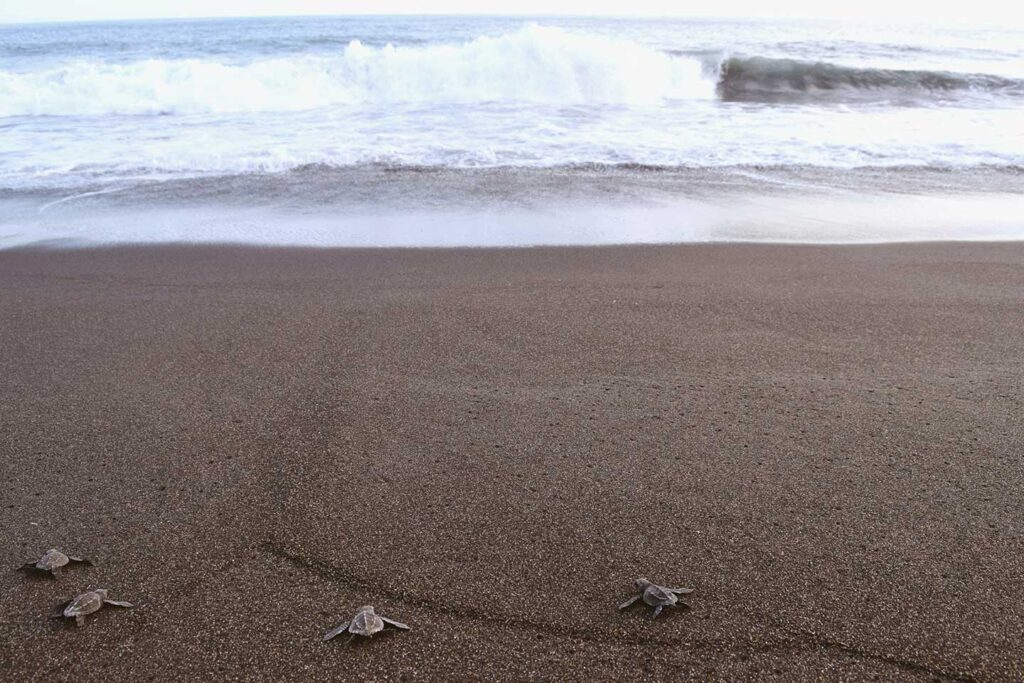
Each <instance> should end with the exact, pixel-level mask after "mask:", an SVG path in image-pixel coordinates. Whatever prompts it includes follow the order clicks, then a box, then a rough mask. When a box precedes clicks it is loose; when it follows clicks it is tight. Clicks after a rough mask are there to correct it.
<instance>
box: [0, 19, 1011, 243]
mask: <svg viewBox="0 0 1024 683" xmlns="http://www.w3.org/2000/svg"><path fill="white" fill-rule="evenodd" d="M1022 108H1024V36H1022V35H1021V33H1020V32H1014V31H1010V30H997V29H986V30H981V29H957V28H937V27H921V26H917V27H913V28H910V27H905V26H904V27H899V26H855V25H847V24H836V23H829V22H798V21H790V22H770V23H769V22H750V21H735V20H730V21H714V20H701V21H688V20H628V19H616V20H609V19H572V18H560V19H544V20H531V19H529V18H466V17H458V18H456V17H448V18H444V17H435V18H417V17H404V18H380V17H361V18H345V17H333V18H289V19H233V20H215V21H157V22H119V23H105V24H70V25H22V26H0V208H2V209H3V211H0V229H5V230H4V233H5V234H6V235H7V237H3V236H0V245H3V244H7V245H11V244H22V243H26V242H30V241H31V240H33V239H38V238H39V237H40V236H41V235H43V236H45V237H47V238H50V239H58V240H59V239H65V238H67V239H71V238H73V239H76V240H81V241H89V240H93V241H104V240H114V241H125V240H136V241H137V240H143V241H144V240H146V239H148V238H149V237H152V238H153V239H175V240H181V239H184V240H192V239H195V240H213V241H218V240H231V241H261V242H268V243H277V242H287V243H296V242H300V243H311V244H360V245H362V244H403V245H405V244H409V245H417V244H449V243H459V244H462V243H467V244H492V243H495V244H534V243H565V242H573V243H589V242H602V243H604V242H616V241H650V240H653V241H673V240H675V241H679V240H690V239H767V240H769V241H770V240H773V239H777V240H792V241H816V240H825V241H844V240H845V241H864V240H877V239H881V240H884V239H886V237H887V236H891V237H892V238H893V239H918V238H920V239H929V238H942V239H948V238H958V237H964V238H972V239H973V238H986V237H998V238H1014V237H1015V236H1016V234H1017V232H1018V227H1019V226H1018V225H1017V224H1016V223H1014V222H1013V221H1010V222H1007V221H999V225H998V228H996V227H993V229H992V230H989V231H986V230H980V231H979V230H978V229H977V228H976V227H972V228H968V227H967V224H969V223H970V220H971V216H981V215H989V214H990V213H991V212H987V211H984V210H982V209H983V208H984V206H985V205H979V204H977V202H978V199H977V198H978V196H983V197H985V198H987V199H986V200H987V201H990V202H1001V203H1002V204H1001V206H1003V207H1004V208H1006V207H1009V209H1010V210H1013V211H1016V210H1017V208H1018V207H1017V204H1016V202H1017V200H1018V199H1019V195H1020V193H1021V192H1020V191H1021V186H1022V183H1024V181H1022V180H1021V176H1022V171H1021V169H1022V168H1024V115H1022V114H1024V110H1022ZM892 192H897V193H901V194H905V195H913V196H915V197H918V198H920V197H926V198H931V199H928V200H926V201H921V202H918V203H917V205H916V206H915V207H905V206H904V207H902V208H901V207H894V206H893V205H892V201H891V200H892V197H887V198H885V197H883V199H884V201H874V200H875V199H878V198H879V196H880V194H886V193H892ZM795 195H799V196H800V197H803V198H806V197H808V196H813V197H814V202H813V204H814V205H815V206H818V207H821V206H824V205H825V204H822V202H825V203H826V204H828V206H829V207H830V208H828V209H827V211H846V212H847V213H848V214H849V213H850V211H851V210H850V209H849V208H848V207H847V208H843V207H844V206H846V204H850V201H849V198H850V196H869V197H872V198H874V199H872V202H873V204H872V206H875V207H886V208H885V209H884V210H882V209H877V210H876V209H871V210H868V211H861V212H860V213H863V214H864V215H863V216H862V217H861V218H860V219H858V220H859V221H860V222H859V223H858V225H860V227H858V228H857V229H856V230H853V229H851V230H849V231H847V232H846V233H844V232H843V231H842V230H839V231H836V230H834V229H833V228H831V227H829V226H827V225H825V224H824V223H823V222H822V220H821V219H820V216H821V211H818V212H817V213H814V214H813V215H812V214H810V213H808V215H807V216H804V217H803V218H801V217H800V216H799V215H797V214H794V211H796V212H797V213H799V211H798V209H799V207H800V206H801V202H799V201H797V202H793V201H792V198H793V196H795ZM951 196H952V197H955V196H961V197H962V198H963V199H964V202H961V203H960V204H958V205H957V206H958V207H970V208H969V209H965V210H963V211H961V210H959V209H953V208H950V207H949V206H947V205H946V204H944V202H945V199H941V200H936V201H932V199H936V198H938V197H942V198H949V197H951ZM438 197H443V198H444V199H443V200H438V199H437V198H438ZM595 200H599V201H600V202H604V203H611V204H613V205H614V207H613V208H614V209H615V211H626V210H633V209H637V210H642V211H645V212H648V214H646V215H648V218H650V216H653V215H655V214H658V212H659V211H665V212H667V213H666V214H665V215H660V214H658V215H660V218H659V219H658V220H659V221H660V224H661V225H672V226H676V227H674V228H672V229H670V230H667V234H662V233H663V232H666V231H655V232H656V233H657V234H652V233H651V231H649V230H648V231H647V232H645V233H643V235H641V232H642V231H638V230H636V229H635V228H634V229H633V231H632V232H630V231H629V230H626V229H625V228H622V227H621V226H622V224H623V220H624V219H622V218H621V217H619V218H616V219H615V220H608V221H603V220H602V218H601V216H610V215H612V214H611V213H610V212H609V211H606V212H604V214H599V215H598V216H596V217H595V216H592V217H591V219H592V220H591V221H590V223H591V224H592V225H597V224H602V225H605V224H606V225H605V227H602V228H600V229H599V230H598V229H596V228H595V229H594V230H589V231H588V230H586V229H580V228H579V220H578V217H579V216H580V215H581V214H579V213H578V211H577V209H578V205H579V204H580V203H583V204H584V205H589V206H592V205H593V202H594V201H595ZM804 203H805V204H807V202H804ZM540 204H543V205H544V206H543V207H539V205H540ZM808 205H809V204H808ZM853 205H856V202H853ZM861 205H862V206H866V205H864V204H863V203H862V204H861ZM200 206H201V210H200V209H199V208H198V207H200ZM157 207H158V208H159V209H160V212H161V213H160V216H161V217H162V218H160V219H159V220H158V219H155V218H153V217H152V216H151V217H150V218H151V219H150V220H149V223H150V224H151V225H154V226H156V225H160V226H163V227H161V228H159V229H157V228H153V229H152V230H150V231H148V232H147V230H140V229H138V228H136V227H133V224H132V223H131V222H130V221H129V219H127V218H126V216H129V215H131V216H134V218H132V219H131V220H134V221H138V220H139V218H138V216H139V212H140V211H143V210H145V211H150V210H153V209H155V208H157ZM183 207H185V209H187V210H189V211H191V212H192V215H193V216H199V215H203V216H207V218H208V220H205V221H199V222H201V223H202V224H203V226H204V227H203V228H202V230H198V229H197V230H195V231H193V232H191V233H190V232H189V231H188V230H185V231H181V230H179V229H178V228H176V227H173V226H174V225H175V224H174V221H175V220H179V219H180V214H179V213H178V212H179V211H181V210H183ZM188 207H191V208H188ZM239 207H245V210H246V211H247V212H249V213H248V214H245V215H248V218H245V217H244V215H243V214H242V213H239V211H240V208H239ZM453 207H454V208H453ZM574 207H575V208H574ZM758 207H762V208H763V211H761V210H760V209H758ZM929 207H931V208H929ZM935 207H943V208H942V209H941V211H939V210H938V209H935V211H938V213H941V214H943V215H944V217H945V221H944V222H943V221H932V222H933V224H935V225H939V224H941V225H942V227H941V229H939V228H936V229H934V230H932V231H929V230H926V229H923V227H922V226H923V224H924V223H927V222H928V221H927V219H926V217H925V216H926V215H930V214H933V213H935V211H932V209H934V208H935ZM484 209H486V211H487V212H488V214H489V215H490V214H494V215H497V214H498V213H500V212H504V215H505V216H511V215H514V214H515V212H516V211H528V212H530V211H533V212H534V214H536V212H538V211H539V212H540V214H541V215H544V216H546V218H545V219H544V220H534V227H532V228H531V229H530V230H524V229H519V230H518V231H517V230H516V229H515V221H512V220H511V219H502V220H500V221H497V222H495V221H491V223H492V224H493V225H497V224H498V223H501V224H502V225H505V226H506V227H505V228H502V229H500V230H498V229H495V230H494V231H492V233H490V234H486V235H484V234H481V233H480V229H479V228H474V227H473V225H474V224H475V223H479V220H478V218H479V215H480V214H479V212H480V211H482V210H484ZM441 210H445V211H449V212H450V211H453V210H454V211H456V213H457V214H458V215H454V216H449V217H448V218H447V219H446V220H447V224H449V225H455V224H456V223H458V224H460V225H463V224H464V226H465V227H464V229H463V230H461V232H460V231H454V232H452V231H449V233H447V234H445V233H444V231H443V230H440V229H438V228H436V227H432V226H434V223H432V221H434V220H435V219H436V218H437V215H438V212H439V211H441ZM574 211H575V212H576V213H575V214H574ZM651 211H654V212H655V213H654V214H650V213H649V212H651ZM759 211H760V212H761V214H762V215H764V216H774V217H773V218H772V221H773V223H772V224H774V225H777V226H782V225H783V224H786V223H787V221H789V223H790V226H791V227H789V228H787V229H786V231H785V234H781V233H780V232H779V230H782V228H781V227H779V228H777V229H776V231H775V232H772V231H770V230H769V231H768V232H765V231H764V230H763V229H762V228H763V226H762V228H758V229H757V230H754V228H753V227H750V226H752V225H753V223H754V222H755V221H754V217H755V216H756V215H758V212H759ZM891 211H897V212H902V213H904V214H905V216H920V218H919V219H916V220H915V221H910V222H911V223H912V225H910V224H908V225H906V226H904V227H903V228H899V229H894V230H893V231H892V232H891V234H890V235H887V234H885V233H884V231H883V232H882V233H879V231H878V230H877V229H876V227H870V228H869V227H868V226H869V225H871V224H872V221H873V219H874V218H873V217H875V216H876V214H877V215H882V214H884V213H886V212H891ZM396 212H398V213H396ZM467 212H468V213H467ZM474 212H476V213H474ZM544 212H546V213H544ZM879 212H880V213H879ZM399 213H400V214H401V215H404V216H406V217H407V219H408V220H407V223H409V224H410V225H411V224H412V223H416V224H417V225H418V226H419V227H417V228H416V229H415V230H413V231H403V230H401V229H395V228H394V221H396V220H398V219H397V218H395V216H396V215H399ZM854 213H857V212H856V211H854ZM534 214H531V215H533V218H534V219H536V218H537V215H534ZM413 215H415V216H418V217H419V218H416V219H415V220H413V219H412V218H411V216H413ZM573 215H575V216H576V218H570V216H573ZM112 216H113V218H112ZM224 216H227V217H228V218H229V219H230V225H231V226H232V227H231V228H230V229H226V228H224V227H223V226H224ZM382 216H384V218H381V217H382ZM389 216H390V217H389ZM474 216H476V218H474ZM552 216H560V217H561V218H557V219H554V218H551V217H552ZM815 216H816V217H815ZM299 217H301V220H299ZM954 217H955V220H954ZM357 219H358V221H360V223H359V227H358V228H355V227H353V225H354V223H352V221H356V220H357ZM549 219H550V220H549ZM805 219H806V220H805ZM801 220H803V221H804V224H805V225H804V228H796V227H792V226H794V225H800V224H801ZM289 221H290V227H288V228H287V229H285V228H283V227H282V228H276V229H275V228H274V227H273V226H274V225H279V224H283V223H287V222H289ZM332 221H333V223H332ZM345 221H348V222H349V225H348V227H344V226H342V225H341V224H342V223H345ZM382 221H384V222H382ZM387 221H391V222H387ZM460 221H461V222H460ZM770 222H771V221H770ZM257 223H258V225H257ZM300 223H301V225H300ZM570 223H571V224H572V226H574V227H571V229H570V227H568V226H569V224H570ZM989 223H991V221H989ZM72 224H74V226H75V227H73V228H72V227H68V226H71V225H72ZM114 225H119V226H120V228H117V229H115V228H114V227H110V226H114ZM105 226H107V227H105ZM332 226H334V227H332ZM339 226H341V227H339ZM559 226H561V227H559ZM743 226H748V227H743ZM354 231H356V232H358V234H359V238H358V239H356V238H355V237H354V236H353V234H354ZM573 231H575V232H573ZM455 232H458V234H459V237H458V238H453V237H452V235H453V234H455ZM1020 232H1022V233H1024V229H1021V230H1020ZM598 233H600V234H598ZM257 235H259V236H261V237H257ZM416 235H419V236H420V237H416ZM4 240H6V241H4ZM453 240H454V241H453Z"/></svg>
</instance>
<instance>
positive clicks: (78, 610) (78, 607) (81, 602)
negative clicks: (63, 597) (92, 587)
mask: <svg viewBox="0 0 1024 683" xmlns="http://www.w3.org/2000/svg"><path fill="white" fill-rule="evenodd" d="M105 594H106V591H87V592H85V593H82V594H81V595H78V596H76V597H75V599H74V600H72V601H71V602H69V603H68V605H67V607H65V608H64V616H65V617H68V618H69V619H73V618H74V617H78V616H85V615H86V614H92V613H93V612H96V611H97V610H99V608H100V607H103V600H104V599H105V598H106V595H105Z"/></svg>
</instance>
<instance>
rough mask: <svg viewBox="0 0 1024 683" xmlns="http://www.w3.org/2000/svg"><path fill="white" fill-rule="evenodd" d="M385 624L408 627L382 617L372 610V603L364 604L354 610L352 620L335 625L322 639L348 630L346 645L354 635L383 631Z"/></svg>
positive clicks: (406, 629)
mask: <svg viewBox="0 0 1024 683" xmlns="http://www.w3.org/2000/svg"><path fill="white" fill-rule="evenodd" d="M385 626H394V627H395V628H400V629H403V630H405V631H408V630H409V627H408V626H406V625H405V624H403V623H401V622H398V621H393V620H391V619H388V618H387V617H382V616H381V615H379V614H377V613H376V612H374V611H373V605H365V606H363V607H360V608H359V611H358V612H356V615H355V616H354V617H353V618H352V621H347V622H345V623H344V624H341V625H339V626H335V627H334V628H332V629H331V630H330V631H328V632H327V633H325V634H324V640H330V639H331V638H335V637H337V636H339V635H341V634H342V633H345V632H346V631H348V632H349V633H351V634H352V635H350V636H349V637H348V640H346V641H345V644H346V645H348V644H349V643H351V642H352V640H353V639H354V638H355V637H356V636H366V637H368V638H369V637H370V636H372V635H373V634H374V633H378V632H379V631H383V630H384V627H385Z"/></svg>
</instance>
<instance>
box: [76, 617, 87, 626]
mask: <svg viewBox="0 0 1024 683" xmlns="http://www.w3.org/2000/svg"><path fill="white" fill-rule="evenodd" d="M75 626H85V615H84V614H79V615H78V616H76V617H75Z"/></svg>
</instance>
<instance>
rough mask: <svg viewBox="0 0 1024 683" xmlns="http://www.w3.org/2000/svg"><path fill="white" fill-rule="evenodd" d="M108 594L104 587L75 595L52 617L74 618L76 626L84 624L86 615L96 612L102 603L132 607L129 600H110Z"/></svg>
mask: <svg viewBox="0 0 1024 683" xmlns="http://www.w3.org/2000/svg"><path fill="white" fill-rule="evenodd" d="M109 594H110V591H108V590H107V589H106V588H97V589H96V590H93V591H86V592H85V593H82V594H81V595H78V596H76V597H75V599H74V600H72V601H71V602H68V603H67V604H66V605H65V606H64V608H63V610H62V611H61V613H60V614H55V615H53V617H54V618H55V619H60V618H62V617H63V618H65V619H74V620H75V625H76V626H84V625H85V617H86V615H88V614H92V613H93V612H98V611H99V610H100V609H102V608H103V606H104V605H114V606H116V607H134V605H133V604H132V603H130V602H123V601H121V600H111V599H110V598H108V597H107V596H108V595H109Z"/></svg>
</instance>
